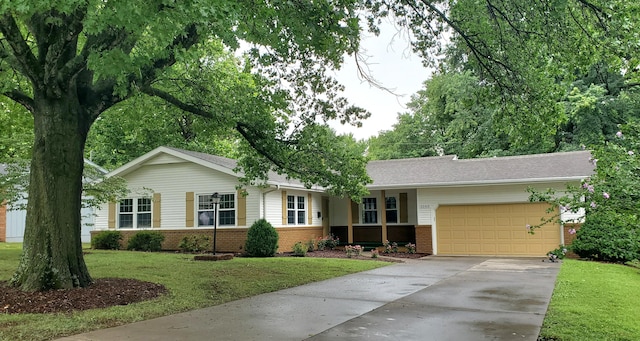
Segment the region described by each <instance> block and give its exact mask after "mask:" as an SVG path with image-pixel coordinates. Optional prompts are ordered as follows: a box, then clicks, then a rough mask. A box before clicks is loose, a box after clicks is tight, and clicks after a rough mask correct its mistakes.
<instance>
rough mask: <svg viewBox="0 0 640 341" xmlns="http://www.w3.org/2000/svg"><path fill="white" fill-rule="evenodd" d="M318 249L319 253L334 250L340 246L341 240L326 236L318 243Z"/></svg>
mask: <svg viewBox="0 0 640 341" xmlns="http://www.w3.org/2000/svg"><path fill="white" fill-rule="evenodd" d="M316 244H317V247H318V251H324V250H325V249H329V250H333V249H335V247H336V246H338V244H340V238H338V237H336V236H334V235H333V234H330V235H328V236H324V237H322V238H320V239H318V242H317V243H316Z"/></svg>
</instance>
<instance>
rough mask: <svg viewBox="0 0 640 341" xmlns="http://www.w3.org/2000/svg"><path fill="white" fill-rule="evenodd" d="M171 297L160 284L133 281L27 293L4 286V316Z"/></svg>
mask: <svg viewBox="0 0 640 341" xmlns="http://www.w3.org/2000/svg"><path fill="white" fill-rule="evenodd" d="M165 293H167V289H166V288H165V287H164V286H163V285H161V284H156V283H150V282H144V281H139V280H137V279H131V278H99V279H97V280H95V283H93V284H92V285H90V286H89V287H87V288H73V289H59V290H49V291H42V292H40V291H37V292H24V291H20V290H18V289H16V288H13V287H10V286H8V285H7V282H0V313H5V314H25V313H69V312H72V311H74V310H87V309H95V308H106V307H112V306H117V305H127V304H131V303H135V302H140V301H145V300H150V299H153V298H156V297H158V296H160V295H163V294H165Z"/></svg>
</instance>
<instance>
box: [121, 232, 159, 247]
mask: <svg viewBox="0 0 640 341" xmlns="http://www.w3.org/2000/svg"><path fill="white" fill-rule="evenodd" d="M163 241H164V235H163V234H162V233H160V232H158V231H140V232H137V233H136V234H134V235H133V236H132V237H131V239H129V243H127V250H135V251H152V252H153V251H160V250H162V242H163Z"/></svg>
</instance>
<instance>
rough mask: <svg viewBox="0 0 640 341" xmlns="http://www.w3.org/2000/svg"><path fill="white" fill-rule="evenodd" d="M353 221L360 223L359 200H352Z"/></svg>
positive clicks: (353, 222)
mask: <svg viewBox="0 0 640 341" xmlns="http://www.w3.org/2000/svg"><path fill="white" fill-rule="evenodd" d="M351 223H352V224H359V223H360V205H358V203H357V202H355V201H353V200H351Z"/></svg>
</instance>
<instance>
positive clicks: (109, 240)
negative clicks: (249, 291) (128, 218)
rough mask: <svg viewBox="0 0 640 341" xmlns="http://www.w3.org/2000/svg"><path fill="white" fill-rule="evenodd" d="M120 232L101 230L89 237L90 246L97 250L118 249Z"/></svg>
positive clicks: (120, 237)
mask: <svg viewBox="0 0 640 341" xmlns="http://www.w3.org/2000/svg"><path fill="white" fill-rule="evenodd" d="M121 240H122V233H120V231H102V232H100V233H98V234H96V235H95V236H94V237H93V238H92V239H91V248H92V249H98V250H118V249H120V241H121Z"/></svg>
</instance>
